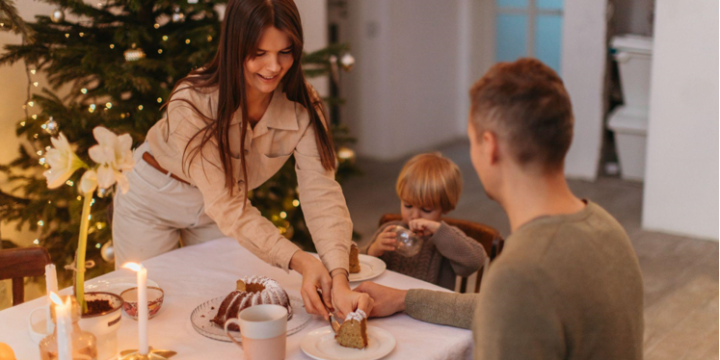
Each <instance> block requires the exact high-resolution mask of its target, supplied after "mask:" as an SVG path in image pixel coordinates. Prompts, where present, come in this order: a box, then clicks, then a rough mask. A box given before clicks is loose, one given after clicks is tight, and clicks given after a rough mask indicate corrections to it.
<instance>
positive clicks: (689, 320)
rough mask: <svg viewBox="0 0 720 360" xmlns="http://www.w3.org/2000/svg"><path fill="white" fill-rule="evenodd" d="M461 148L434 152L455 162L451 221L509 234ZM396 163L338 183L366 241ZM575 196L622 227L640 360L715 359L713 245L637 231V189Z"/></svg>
mask: <svg viewBox="0 0 720 360" xmlns="http://www.w3.org/2000/svg"><path fill="white" fill-rule="evenodd" d="M468 149H469V147H468V144H467V143H466V142H463V141H459V142H457V143H455V144H453V145H450V146H445V147H442V148H440V149H439V151H441V152H442V153H443V155H444V156H446V157H449V158H451V159H452V160H453V161H455V162H456V163H457V164H458V166H460V169H461V170H462V172H463V180H464V183H465V186H464V190H463V194H462V196H461V201H460V203H459V204H458V206H457V208H456V209H455V210H454V211H453V212H451V213H450V214H449V216H451V217H456V218H462V219H468V220H473V221H478V222H482V223H486V224H488V225H491V226H493V227H495V228H497V229H498V230H500V232H501V233H502V234H503V235H504V236H507V235H508V233H509V224H508V221H507V218H506V216H505V214H504V212H503V211H502V209H501V208H500V206H499V205H497V204H496V203H495V202H493V201H491V200H489V199H488V198H487V197H486V196H485V193H484V191H483V189H482V186H481V184H480V181H479V180H478V179H477V177H476V175H475V172H474V170H473V168H472V165H471V163H470V158H469V155H468ZM403 164H404V160H401V161H395V162H376V161H368V160H362V159H359V160H358V165H359V166H360V168H361V169H362V170H363V171H364V172H365V175H364V176H363V177H360V178H355V179H353V180H351V181H349V182H348V183H346V184H344V186H343V188H344V191H345V196H346V198H347V202H348V206H349V208H350V214H351V215H352V218H353V222H354V225H355V230H356V231H358V232H360V233H361V234H362V235H363V241H366V240H368V237H369V236H372V234H373V232H374V231H375V230H376V228H377V222H378V220H379V218H380V216H381V215H382V214H383V213H388V212H395V213H397V212H399V211H400V203H399V200H398V199H397V196H396V194H395V180H396V177H397V175H398V173H399V172H400V169H401V167H402V165H403ZM570 186H571V188H572V190H573V192H575V194H576V195H577V196H579V197H582V198H587V199H589V200H592V201H594V202H596V203H598V204H600V205H601V206H602V207H604V208H605V209H607V210H608V211H609V212H610V213H611V214H612V215H613V216H615V217H616V218H617V219H618V221H620V223H621V224H622V225H623V226H624V227H625V229H626V231H627V232H628V235H629V236H630V239H631V240H632V243H633V246H634V248H635V251H636V252H637V255H638V258H639V260H640V266H641V267H642V271H643V279H644V284H645V343H644V347H645V359H648V360H663V359H674V360H682V359H688V360H690V359H692V360H695V359H718V243H717V242H714V241H706V240H699V239H693V238H689V237H683V236H675V235H668V234H663V233H658V232H651V231H644V230H642V229H641V228H640V215H641V209H642V184H641V183H636V182H627V181H623V180H620V179H616V178H601V179H598V180H597V181H595V182H587V181H570Z"/></svg>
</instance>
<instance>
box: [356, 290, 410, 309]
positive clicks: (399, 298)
mask: <svg viewBox="0 0 720 360" xmlns="http://www.w3.org/2000/svg"><path fill="white" fill-rule="evenodd" d="M355 291H357V292H361V293H365V294H368V295H370V297H371V298H373V300H375V304H374V305H375V306H374V307H373V308H372V311H371V312H369V313H368V316H372V317H383V316H390V315H392V314H395V313H396V312H400V311H403V310H405V296H406V295H407V290H398V289H394V288H391V287H387V286H382V285H378V284H376V283H374V282H371V281H366V282H364V283H362V284H360V286H358V287H356V288H355Z"/></svg>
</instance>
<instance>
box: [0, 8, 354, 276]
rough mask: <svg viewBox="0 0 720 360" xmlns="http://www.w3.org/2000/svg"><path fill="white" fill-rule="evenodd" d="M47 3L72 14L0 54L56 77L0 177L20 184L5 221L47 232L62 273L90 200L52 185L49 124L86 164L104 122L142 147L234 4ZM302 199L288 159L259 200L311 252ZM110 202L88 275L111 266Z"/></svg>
mask: <svg viewBox="0 0 720 360" xmlns="http://www.w3.org/2000/svg"><path fill="white" fill-rule="evenodd" d="M0 1H3V2H7V1H8V0H0ZM45 1H46V2H48V3H51V4H54V5H56V6H57V7H58V8H61V9H63V11H64V13H65V18H64V19H63V20H62V21H59V22H57V23H56V22H53V21H52V20H51V19H50V17H49V16H45V15H41V16H37V17H36V19H35V21H34V22H29V23H27V26H28V28H29V29H30V34H29V36H28V37H26V38H25V41H24V42H23V44H20V45H6V46H5V52H4V53H2V55H1V56H0V65H9V64H13V63H15V62H17V61H24V62H25V63H26V64H28V65H29V67H30V69H33V70H35V71H37V72H42V73H45V74H47V78H48V81H49V85H50V86H49V87H47V86H45V87H43V89H42V91H41V92H40V93H36V94H34V95H33V96H32V99H31V100H32V106H30V105H28V106H30V107H28V110H29V114H30V115H32V116H30V117H28V118H25V119H21V120H20V121H18V126H17V135H18V136H19V137H21V138H22V139H24V141H23V144H24V145H23V146H21V147H20V148H19V149H18V157H17V158H16V159H15V160H13V161H12V162H11V163H10V164H5V165H0V172H2V173H4V174H5V175H6V176H7V177H8V179H9V181H10V182H11V183H12V184H14V185H15V188H14V189H13V190H12V191H11V193H12V194H13V195H11V194H8V193H4V192H0V218H1V219H2V220H3V221H6V222H12V221H16V222H17V223H18V228H21V227H24V226H27V227H29V228H30V230H37V229H40V230H41V235H40V237H39V238H38V243H39V244H41V245H42V246H44V247H46V248H47V249H48V251H49V252H50V254H51V257H52V259H53V262H54V263H56V264H57V265H58V266H59V267H62V266H64V265H66V264H69V263H71V262H72V261H73V258H74V251H75V249H76V248H77V239H78V234H79V226H80V212H81V206H82V201H81V199H80V198H79V197H78V196H79V194H78V190H77V186H63V187H61V188H59V189H54V190H49V189H47V186H46V182H45V178H44V177H43V176H42V172H43V171H44V170H46V167H45V165H44V164H43V162H44V159H43V154H44V153H45V149H46V147H47V146H49V145H50V138H51V134H50V133H49V132H48V131H47V122H48V120H49V119H50V117H52V118H53V119H54V121H56V122H57V124H58V125H59V128H60V131H62V132H63V133H64V134H65V136H66V137H67V138H68V140H69V141H70V143H71V144H73V145H74V146H76V153H77V154H78V156H80V157H81V159H82V160H83V161H86V162H89V159H88V158H87V150H88V148H89V147H90V146H92V145H94V144H95V139H94V138H93V135H92V129H93V128H95V127H96V126H98V125H102V126H105V127H106V128H108V129H110V130H112V131H114V132H116V133H118V134H121V133H129V134H130V135H131V136H132V138H133V141H134V144H135V145H136V146H137V145H139V144H140V143H142V141H144V138H145V134H146V133H147V131H148V129H149V128H150V127H151V126H152V125H154V124H155V122H156V121H157V120H158V119H160V118H161V117H162V114H161V109H160V107H161V106H162V105H163V104H164V103H165V101H166V100H167V98H168V96H169V94H170V92H171V90H172V88H173V85H174V84H175V81H177V80H178V79H180V78H182V77H183V76H185V75H186V74H188V73H189V72H190V71H191V70H192V69H193V68H196V67H198V66H201V65H202V64H204V63H206V62H208V61H209V60H210V59H211V58H212V56H213V55H214V54H215V51H216V49H217V40H218V37H219V36H218V33H219V30H220V21H219V15H218V14H217V13H216V10H215V6H216V5H218V4H221V3H223V2H225V1H223V0H206V1H200V2H198V3H197V4H192V5H191V4H187V3H185V2H177V1H172V0H165V1H162V0H159V1H151V0H108V1H104V2H102V3H101V4H100V5H98V6H95V5H90V4H86V3H85V2H84V1H82V0H45ZM178 12H179V13H181V14H183V15H184V20H182V21H178V22H174V21H173V20H172V18H173V14H176V13H178ZM127 50H136V51H139V50H142V51H143V52H144V54H145V57H144V58H141V59H140V60H138V61H126V59H125V56H124V52H125V51H127ZM345 51H347V45H333V46H331V47H328V48H326V49H322V50H320V51H317V52H314V53H311V54H305V55H304V58H303V64H304V67H305V68H307V70H306V75H307V76H308V77H314V76H321V75H325V74H327V73H328V72H329V71H330V68H331V67H330V59H331V57H330V56H331V55H336V57H339V56H340V55H341V54H342V53H343V52H345ZM33 81H34V80H33ZM60 87H63V88H66V87H69V88H70V92H69V95H67V96H66V97H64V98H60V97H58V96H57V95H56V92H58V90H59V89H60ZM326 100H328V102H329V103H331V104H341V103H342V100H340V99H335V98H331V99H326ZM19 105H20V104H18V106H19ZM333 132H334V133H335V142H336V145H337V146H343V145H344V144H348V143H351V142H352V141H353V139H352V138H351V137H349V136H348V134H347V129H346V128H344V127H343V126H340V125H335V126H334V127H333ZM357 173H358V170H357V169H356V168H355V167H354V165H353V163H352V161H341V162H340V168H339V169H338V174H337V176H338V179H339V180H342V179H344V178H347V177H349V176H353V175H356V174H357ZM80 175H81V174H80V173H76V174H75V175H73V177H72V178H71V179H70V181H71V182H73V183H74V184H77V183H79V180H80ZM297 195H298V194H297V179H296V178H295V171H294V161H288V163H287V164H286V165H285V166H284V167H283V168H282V170H281V171H280V172H278V174H277V175H276V176H275V177H273V178H272V179H271V180H269V181H268V182H267V183H266V184H264V185H263V186H261V187H260V188H258V189H256V190H255V191H254V192H253V193H252V195H251V200H252V201H253V204H254V205H255V206H256V207H258V209H260V211H261V212H262V213H263V215H265V216H267V217H268V218H269V219H271V221H273V223H275V224H276V225H277V226H278V227H279V228H280V230H281V231H282V230H283V228H285V229H288V228H292V232H293V233H294V236H293V237H292V240H293V241H295V242H296V243H298V244H299V245H300V246H301V247H303V248H306V249H309V250H312V249H314V246H313V245H312V241H311V240H310V235H309V234H308V231H307V228H306V227H305V224H304V221H303V216H302V209H301V207H296V206H294V204H293V200H295V199H297V198H298V196H297ZM110 203H111V196H106V197H105V198H100V197H97V196H96V197H95V202H94V204H93V206H92V217H91V221H90V233H89V235H88V252H87V259H88V260H94V261H95V263H96V264H97V266H96V267H95V268H94V269H91V270H89V274H88V278H91V277H93V276H95V275H97V274H100V273H104V272H107V271H110V270H111V269H112V265H111V264H108V263H107V262H105V261H104V260H102V259H101V257H100V246H101V245H102V244H104V243H106V242H107V241H110V239H111V230H110V226H109V222H108V219H107V216H106V213H107V208H108V206H109V205H110ZM282 212H285V214H286V217H285V218H284V219H283V218H281V213H282ZM8 245H9V244H8ZM58 276H59V277H60V281H61V284H69V280H70V278H71V276H72V274H70V273H69V272H64V271H59V272H58Z"/></svg>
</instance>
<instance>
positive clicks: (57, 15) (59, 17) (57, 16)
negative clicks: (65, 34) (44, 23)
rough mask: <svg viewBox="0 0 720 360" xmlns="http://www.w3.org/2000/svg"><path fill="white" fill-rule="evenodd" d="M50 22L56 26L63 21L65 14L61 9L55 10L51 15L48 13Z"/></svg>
mask: <svg viewBox="0 0 720 360" xmlns="http://www.w3.org/2000/svg"><path fill="white" fill-rule="evenodd" d="M50 20H52V22H54V23H56V24H57V23H59V22H62V21H63V20H65V13H64V12H63V11H62V9H55V10H54V11H53V12H52V13H50Z"/></svg>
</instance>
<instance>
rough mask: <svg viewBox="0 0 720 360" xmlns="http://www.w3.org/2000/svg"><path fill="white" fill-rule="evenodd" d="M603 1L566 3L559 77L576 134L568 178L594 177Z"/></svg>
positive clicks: (603, 50)
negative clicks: (568, 97) (573, 120)
mask: <svg viewBox="0 0 720 360" xmlns="http://www.w3.org/2000/svg"><path fill="white" fill-rule="evenodd" d="M606 7H607V2H606V1H598V0H573V1H566V2H565V9H564V15H563V21H564V23H563V42H562V49H563V50H562V58H561V63H562V70H561V72H562V78H563V81H564V82H565V87H566V88H567V90H568V92H569V93H570V99H571V101H572V104H573V112H574V114H575V135H574V136H573V142H572V145H571V146H570V151H569V152H568V155H567V157H566V160H565V173H566V175H567V176H568V177H572V178H581V179H589V180H594V179H595V177H596V176H597V167H598V161H599V160H600V147H601V145H602V144H601V138H602V129H603V82H604V77H605V59H606V53H607V45H606V32H607V22H606Z"/></svg>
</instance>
